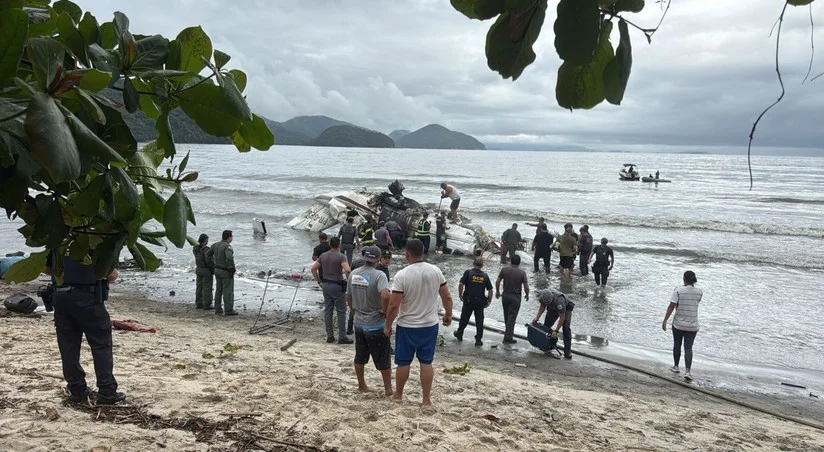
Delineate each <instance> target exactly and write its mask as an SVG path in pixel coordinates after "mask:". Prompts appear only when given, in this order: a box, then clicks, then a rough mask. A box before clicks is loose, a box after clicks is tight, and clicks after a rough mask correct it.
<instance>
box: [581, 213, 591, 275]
mask: <svg viewBox="0 0 824 452" xmlns="http://www.w3.org/2000/svg"><path fill="white" fill-rule="evenodd" d="M579 231H580V232H581V235H579V236H578V253H579V254H580V257H579V258H578V265H579V267H580V269H581V276H586V275H588V274H589V255H590V253H592V236H591V235H590V234H589V226H587V225H583V226H581V229H579Z"/></svg>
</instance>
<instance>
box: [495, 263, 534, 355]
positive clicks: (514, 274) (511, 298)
mask: <svg viewBox="0 0 824 452" xmlns="http://www.w3.org/2000/svg"><path fill="white" fill-rule="evenodd" d="M519 265H521V256H519V255H517V254H516V255H514V256H512V265H510V266H508V267H503V268H501V271H500V272H499V273H498V279H497V280H496V281H495V298H503V299H502V300H501V303H502V305H503V308H504V323H505V324H506V329H505V330H504V340H503V343H504V344H515V343H517V342H518V341H517V340H515V338H513V337H512V336H513V335H514V333H515V323H516V322H517V321H518V311H520V310H521V294H522V293H523V294H524V296H525V299H526V300H527V301H529V280H528V279H527V277H526V272H525V271H523V270H521V269H520V268H518V266H519ZM501 281H503V283H504V291H503V294H502V293H501ZM522 288H523V292H521V289H522Z"/></svg>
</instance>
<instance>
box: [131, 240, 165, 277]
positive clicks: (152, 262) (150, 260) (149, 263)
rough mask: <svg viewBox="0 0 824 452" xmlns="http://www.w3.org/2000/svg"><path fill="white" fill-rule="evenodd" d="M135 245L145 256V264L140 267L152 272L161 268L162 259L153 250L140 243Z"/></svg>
mask: <svg viewBox="0 0 824 452" xmlns="http://www.w3.org/2000/svg"><path fill="white" fill-rule="evenodd" d="M134 247H135V248H136V249H137V250H138V251H139V252H140V255H141V257H142V258H143V265H141V266H140V268H142V269H143V270H148V271H150V272H153V271H155V270H157V269H158V268H160V259H158V258H157V256H155V255H154V253H153V252H151V251H150V250H149V249H148V248H146V247H145V246H143V245H142V244H140V243H135V244H134Z"/></svg>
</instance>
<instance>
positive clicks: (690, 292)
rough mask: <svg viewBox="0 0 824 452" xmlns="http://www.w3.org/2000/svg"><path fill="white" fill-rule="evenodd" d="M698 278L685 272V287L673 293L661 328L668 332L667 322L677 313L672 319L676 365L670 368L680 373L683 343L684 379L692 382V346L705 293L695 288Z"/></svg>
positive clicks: (673, 355) (673, 353)
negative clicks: (699, 309) (699, 307)
mask: <svg viewBox="0 0 824 452" xmlns="http://www.w3.org/2000/svg"><path fill="white" fill-rule="evenodd" d="M696 282H698V278H696V277H695V273H694V272H692V271H686V272H684V285H683V286H680V287H676V288H675V290H674V291H673V292H672V299H671V300H670V304H669V307H668V308H667V314H666V315H665V316H664V321H663V322H662V323H661V328H662V329H663V330H664V331H667V320H669V318H670V315H672V313H673V311H675V315H674V316H673V317H672V337H673V340H674V345H673V347H672V358H673V361H674V362H675V365H674V366H672V367H671V368H670V370H671V371H673V372H675V373H680V372H681V370H680V369H679V368H678V363H679V361H681V343H682V342H683V344H684V364H686V366H687V368H686V373H685V374H684V379H686V380H692V375H691V374H690V368H691V367H692V344H693V342H695V335H696V334H698V304H699V303H700V302H701V297H702V296H703V292H702V291H701V289H699V288H697V287H695V283H696Z"/></svg>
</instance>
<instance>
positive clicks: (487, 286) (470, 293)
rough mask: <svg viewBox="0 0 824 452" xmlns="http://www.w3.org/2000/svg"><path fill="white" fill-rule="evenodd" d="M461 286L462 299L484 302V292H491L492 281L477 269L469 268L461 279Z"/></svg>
mask: <svg viewBox="0 0 824 452" xmlns="http://www.w3.org/2000/svg"><path fill="white" fill-rule="evenodd" d="M461 284H463V285H464V299H466V300H473V301H474V300H486V294H485V293H484V291H486V290H492V280H490V279H489V275H487V274H486V272H485V271H483V270H481V269H479V268H470V269H469V270H467V271H465V272H464V274H463V277H461Z"/></svg>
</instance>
